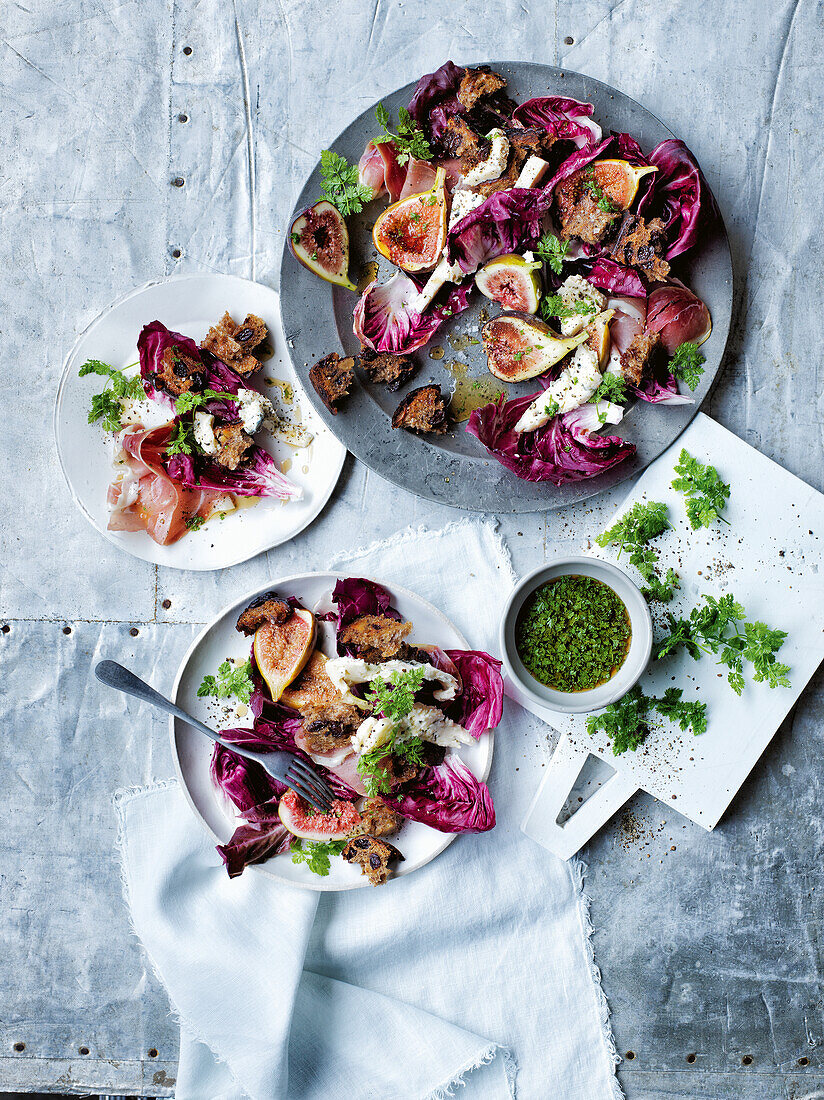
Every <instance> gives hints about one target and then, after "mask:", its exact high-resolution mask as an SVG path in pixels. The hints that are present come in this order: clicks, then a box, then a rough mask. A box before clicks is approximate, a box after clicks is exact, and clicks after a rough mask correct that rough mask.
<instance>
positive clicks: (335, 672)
mask: <svg viewBox="0 0 824 1100" xmlns="http://www.w3.org/2000/svg"><path fill="white" fill-rule="evenodd" d="M324 667H325V669H326V675H327V676H328V677H329V679H330V680H331V681H332V683H333V684H334V685H335V687H336V688H337V689H338V691H339V692H340V694H341V695H342V696H343V698H344V699H345V700H346V702H347V703H354V705H355V706H356V707H361V708H368V707H369V704H368V703H367V702H365V700H363V699H359V698H358V697H357V695H353V694H352V692H351V691H350V690H349V688H350V687H351V686H352V685H353V684H368V683H369V681H370V680H374V679H375V678H376V677H378V676H380V677H382V678H385V677H388V676H389V675H390V674H391V673H393V672H409V671H410V669H413V668H423V669H424V679H425V680H428V681H431V682H432V683H435V684H440V685H441V686H440V687H439V688H438V690H437V691H435V692H433V695H434V697H435V698H436V699H438V700H441V701H445V700H448V699H454V698H455V695H456V693H457V690H458V681H457V680H456V679H455V677H454V676H451V675H450V674H449V673H448V672H444V671H443V669H440V668H435V666H434V665H430V664H422V663H421V662H420V661H383V662H381V663H380V664H372V663H371V662H369V661H363V660H361V659H360V658H359V657H332V658H331V659H330V660H328V661H327V662H326V665H325V666H324Z"/></svg>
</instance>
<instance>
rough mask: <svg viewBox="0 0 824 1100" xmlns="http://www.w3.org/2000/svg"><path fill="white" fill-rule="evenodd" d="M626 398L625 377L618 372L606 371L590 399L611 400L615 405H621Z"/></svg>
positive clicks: (627, 396)
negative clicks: (610, 372)
mask: <svg viewBox="0 0 824 1100" xmlns="http://www.w3.org/2000/svg"><path fill="white" fill-rule="evenodd" d="M628 398H629V394H628V393H627V383H626V379H625V378H623V377H622V375H620V374H609V373H606V374H605V375H604V376H603V378H602V379H601V381H600V383H599V385H598V389H597V390H596V391H595V393H594V394H593V395H592V397H590V401H593V402H594V401H612V402H614V403H615V404H616V405H623V403H624V402H625V401H626V400H628Z"/></svg>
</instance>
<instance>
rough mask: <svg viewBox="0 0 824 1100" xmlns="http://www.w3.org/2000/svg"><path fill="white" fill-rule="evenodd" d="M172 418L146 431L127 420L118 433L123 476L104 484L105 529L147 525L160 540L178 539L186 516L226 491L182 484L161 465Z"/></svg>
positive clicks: (206, 510) (203, 511)
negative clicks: (128, 423)
mask: <svg viewBox="0 0 824 1100" xmlns="http://www.w3.org/2000/svg"><path fill="white" fill-rule="evenodd" d="M171 433H172V423H171V422H170V423H168V424H162V425H161V426H160V427H159V428H152V429H151V430H149V431H147V430H146V429H145V428H144V427H143V426H142V425H141V424H135V425H132V426H131V427H130V428H128V429H127V430H126V431H125V432H124V433H123V436H122V440H121V444H122V456H123V458H122V461H123V462H124V464H125V465H126V467H127V472H126V474H125V476H124V477H123V478H121V479H119V480H117V481H114V482H112V484H111V485H110V486H109V489H108V494H107V500H108V503H109V507H110V508H111V515H110V517H109V523H108V528H109V530H110V531H146V533H147V534H148V535H149V537H150V538H152V539H154V541H155V542H156V543H158V544H159V545H160V546H168V545H170V544H171V543H173V542H177V540H178V539H179V538H181V536H183V535H185V534H186V531H187V527H186V520H187V519H190V518H191V517H193V516H203V517H204V518H206V517H207V516H208V515H209V514H210V511H211V506H212V504H213V503H214V501H215V500H216V499H217V498H218V497H221V496H225V495H226V494H225V493H217V492H213V491H212V490H209V489H184V488H183V487H182V486H181V485H176V484H175V482H174V481H172V480H171V478H170V477H169V476H168V474H167V473H166V471H165V470H164V468H163V461H162V459H163V451H164V448H165V446H166V444H167V443H168V441H169V437H170V435H171Z"/></svg>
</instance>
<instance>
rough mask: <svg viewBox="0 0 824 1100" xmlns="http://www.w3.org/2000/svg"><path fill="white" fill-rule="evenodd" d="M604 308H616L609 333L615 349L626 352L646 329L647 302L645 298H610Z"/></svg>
mask: <svg viewBox="0 0 824 1100" xmlns="http://www.w3.org/2000/svg"><path fill="white" fill-rule="evenodd" d="M604 308H605V309H611V310H614V312H613V314H612V319H611V320H610V322H609V335H610V339H611V340H612V343H613V346H614V347H615V349H616V350H617V351H619V352H624V351H626V350H627V348H628V347H629V346H630V344H631V343H632V341H633V340H634V339H635V337H636V336H638V335H640V333H642V332H643V331H644V324H645V322H646V319H647V303H646V301H645V299H644V298H610V299H609V300H608V301H607V304H606V306H605V307H604Z"/></svg>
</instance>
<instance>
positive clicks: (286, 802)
mask: <svg viewBox="0 0 824 1100" xmlns="http://www.w3.org/2000/svg"><path fill="white" fill-rule="evenodd" d="M278 816H279V817H280V820H281V821H282V822H283V824H284V826H285V827H286V828H287V829H288V830H289V832H290V833H292V835H293V836H299V837H301V838H302V839H303V840H343V839H344V838H345V837H347V836H349V834H350V833H351V832H352V830H353V829H356V828H357V827H358V826H359V825H360V823H361V815H360V814H359V813H358V811H357V810H356V809H355V807H354V805H353V803H351V802H344V801H343V800H342V799H340V798H337V799H335V801H334V802H333V804H332V809H331V811H330V812H329V813H328V814H321V813H318V812H317V811H316V810H314V809H312V807H311V806H310V805H309V804H308V803H307V802H304V801H303V799H302V798H301V797H300V795H298V794H296V793H295V792H294V791H292V790H289V791H287V792H286V794H285V795H284V796H283V797H282V798H281V800H280V802H279V804H278Z"/></svg>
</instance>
